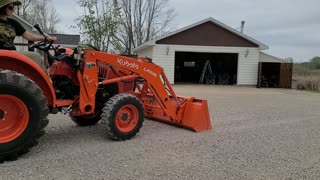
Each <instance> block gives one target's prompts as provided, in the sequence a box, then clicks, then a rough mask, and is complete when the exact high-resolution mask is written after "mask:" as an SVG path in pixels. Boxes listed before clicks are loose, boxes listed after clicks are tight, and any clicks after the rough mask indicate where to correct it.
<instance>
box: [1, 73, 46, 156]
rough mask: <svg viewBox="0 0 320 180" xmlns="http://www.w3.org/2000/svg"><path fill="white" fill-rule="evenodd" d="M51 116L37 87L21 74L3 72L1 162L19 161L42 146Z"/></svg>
mask: <svg viewBox="0 0 320 180" xmlns="http://www.w3.org/2000/svg"><path fill="white" fill-rule="evenodd" d="M48 113H49V109H48V106H47V99H46V97H45V96H44V95H43V93H42V91H41V89H40V88H39V86H37V84H36V83H34V82H33V81H32V80H30V79H29V78H27V77H26V76H24V75H22V74H19V73H17V72H13V71H9V70H2V71H0V162H3V161H7V160H8V161H12V160H16V159H17V158H18V157H19V156H21V155H23V154H25V153H27V152H29V149H30V148H32V147H33V146H36V145H37V144H38V140H39V138H40V137H41V136H43V135H44V134H45V131H44V128H45V127H46V126H47V125H48V122H49V120H48V119H47V116H48Z"/></svg>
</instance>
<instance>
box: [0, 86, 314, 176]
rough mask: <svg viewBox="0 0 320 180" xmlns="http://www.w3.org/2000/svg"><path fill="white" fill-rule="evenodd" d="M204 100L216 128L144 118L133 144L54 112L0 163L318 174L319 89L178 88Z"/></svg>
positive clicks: (79, 170)
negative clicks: (20, 152)
mask: <svg viewBox="0 0 320 180" xmlns="http://www.w3.org/2000/svg"><path fill="white" fill-rule="evenodd" d="M174 89H175V90H176V92H177V94H180V95H189V96H196V97H198V98H203V99H207V100H208V102H209V109H210V114H211V117H214V118H212V119H211V121H212V125H213V128H214V130H212V131H207V132H203V133H194V132H192V131H188V130H184V129H180V128H176V127H173V126H170V125H166V124H162V123H158V122H154V121H145V123H144V126H143V127H142V129H141V131H140V133H139V134H138V135H137V136H136V137H135V138H133V139H132V140H130V141H125V142H114V141H111V140H109V139H107V138H106V136H105V134H104V129H103V128H102V127H101V125H100V124H99V125H96V126H92V127H78V126H76V125H75V124H74V123H73V122H72V121H71V120H70V119H69V118H68V117H67V116H64V115H51V116H50V117H49V119H50V124H49V126H48V127H47V128H46V129H47V134H46V135H45V136H43V138H41V140H40V144H39V145H38V146H36V147H35V148H33V149H32V151H31V152H30V153H28V154H27V155H24V156H22V157H21V158H19V160H18V161H14V162H5V163H3V164H0V179H112V180H114V179H121V180H122V179H161V180H162V179H219V180H220V179H320V94H316V93H309V92H300V91H295V90H282V89H255V88H248V87H221V86H191V85H177V86H174Z"/></svg>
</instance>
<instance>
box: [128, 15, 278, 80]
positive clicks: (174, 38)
mask: <svg viewBox="0 0 320 180" xmlns="http://www.w3.org/2000/svg"><path fill="white" fill-rule="evenodd" d="M266 49H268V46H267V45H265V44H263V43H261V42H259V41H257V40H255V39H253V38H251V37H249V36H247V35H245V34H243V33H241V32H239V31H237V30H235V29H233V28H231V27H229V26H227V25H225V24H223V23H221V22H219V21H217V20H215V19H213V18H208V19H205V20H203V21H200V22H197V23H195V24H192V25H190V26H187V27H185V28H182V29H179V30H177V31H174V32H172V33H169V34H167V35H164V36H161V37H159V38H156V39H153V40H151V41H148V42H146V43H144V44H142V45H141V46H139V47H137V48H136V49H134V51H135V52H136V53H137V54H138V56H139V57H149V58H152V60H153V62H154V63H156V64H158V65H160V66H162V67H163V68H164V70H165V73H166V75H167V76H168V79H169V81H170V82H171V83H172V84H174V83H193V84H199V83H200V84H204V83H211V84H220V85H257V83H258V74H259V62H260V56H261V52H260V50H266ZM266 56H268V55H265V54H263V60H265V59H268V60H269V61H272V58H267V57H266ZM276 63H279V61H278V60H277V62H276Z"/></svg>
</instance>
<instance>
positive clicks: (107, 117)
mask: <svg viewBox="0 0 320 180" xmlns="http://www.w3.org/2000/svg"><path fill="white" fill-rule="evenodd" d="M143 121H144V111H143V107H142V104H141V102H140V101H139V99H138V98H137V97H135V96H133V95H131V94H125V93H124V94H117V95H115V96H113V97H111V98H110V99H109V100H108V101H107V103H106V104H105V107H104V108H103V113H102V115H101V124H102V125H103V126H104V127H105V129H106V132H107V135H108V137H110V138H111V139H113V140H117V141H124V140H128V139H131V138H132V137H134V136H135V135H136V134H137V133H138V132H139V131H140V128H141V127H142V124H143Z"/></svg>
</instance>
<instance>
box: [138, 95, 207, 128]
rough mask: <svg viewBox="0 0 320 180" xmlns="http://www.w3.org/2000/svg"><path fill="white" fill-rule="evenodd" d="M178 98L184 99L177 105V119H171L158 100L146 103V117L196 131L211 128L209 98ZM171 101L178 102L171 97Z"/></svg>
mask: <svg viewBox="0 0 320 180" xmlns="http://www.w3.org/2000/svg"><path fill="white" fill-rule="evenodd" d="M178 98H179V99H183V100H182V101H179V102H180V106H179V105H177V112H178V113H177V117H176V119H174V120H173V119H170V118H169V117H168V116H167V115H165V113H164V111H163V110H162V109H161V108H160V107H159V106H158V103H157V102H156V101H151V102H149V103H146V102H145V103H144V105H145V115H146V118H148V119H151V120H156V121H160V122H164V123H167V124H171V125H174V126H179V127H183V128H186V129H190V130H193V131H195V132H201V131H206V130H210V129H211V121H210V116H209V110H208V103H207V100H201V99H195V98H193V97H191V98H190V97H178ZM171 101H172V104H177V102H176V101H174V100H173V99H171Z"/></svg>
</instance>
